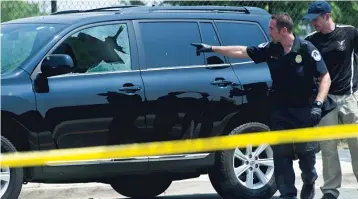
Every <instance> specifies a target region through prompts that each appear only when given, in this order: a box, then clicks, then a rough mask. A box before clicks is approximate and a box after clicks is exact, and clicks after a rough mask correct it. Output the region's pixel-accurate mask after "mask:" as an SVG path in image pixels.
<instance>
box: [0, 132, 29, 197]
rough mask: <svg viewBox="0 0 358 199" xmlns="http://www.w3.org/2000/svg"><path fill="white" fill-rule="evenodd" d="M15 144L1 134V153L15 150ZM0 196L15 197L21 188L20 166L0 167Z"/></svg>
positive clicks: (21, 170)
mask: <svg viewBox="0 0 358 199" xmlns="http://www.w3.org/2000/svg"><path fill="white" fill-rule="evenodd" d="M16 151H17V150H16V148H15V146H14V145H13V144H12V143H11V142H10V141H9V140H8V139H6V138H5V137H3V136H1V153H8V152H16ZM0 169H1V174H0V175H1V179H0V198H4V199H5V198H6V199H17V198H18V197H19V195H20V192H21V189H22V183H23V180H24V179H23V178H24V172H23V169H22V168H9V167H1V168H0Z"/></svg>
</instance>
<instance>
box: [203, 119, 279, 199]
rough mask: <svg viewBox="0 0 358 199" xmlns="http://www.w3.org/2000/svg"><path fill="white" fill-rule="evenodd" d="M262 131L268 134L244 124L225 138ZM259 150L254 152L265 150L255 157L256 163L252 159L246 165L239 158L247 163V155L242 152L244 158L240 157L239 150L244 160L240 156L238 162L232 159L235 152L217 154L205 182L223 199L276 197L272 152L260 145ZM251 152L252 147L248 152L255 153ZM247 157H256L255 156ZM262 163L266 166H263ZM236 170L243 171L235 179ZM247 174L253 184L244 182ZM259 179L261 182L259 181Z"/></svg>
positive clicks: (263, 128) (255, 125)
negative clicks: (207, 180)
mask: <svg viewBox="0 0 358 199" xmlns="http://www.w3.org/2000/svg"><path fill="white" fill-rule="evenodd" d="M264 131H269V128H268V126H266V125H264V124H261V123H247V124H243V125H241V126H239V127H237V128H235V129H233V130H232V131H231V132H230V133H229V135H235V134H243V133H250V132H264ZM265 146H266V148H265ZM259 147H261V148H260V150H258V151H257V152H259V151H261V149H265V150H263V151H262V153H261V154H260V155H259V156H256V157H258V159H257V160H256V159H255V157H252V159H250V162H249V161H245V162H244V160H243V159H244V158H242V157H246V158H247V159H248V158H249V157H250V153H246V152H245V153H246V154H244V153H243V152H242V151H241V150H242V149H241V150H240V151H241V152H242V154H244V156H240V157H241V158H242V160H241V159H239V158H235V156H234V154H235V153H236V151H237V150H238V149H233V150H225V151H219V152H217V153H216V156H215V166H214V167H213V168H212V169H210V171H209V179H210V181H211V183H212V186H213V187H214V189H215V190H216V192H217V193H218V194H219V195H220V196H221V197H223V198H225V199H237V198H243V199H249V198H250V199H266V198H271V197H272V196H273V195H274V194H275V193H276V191H277V186H276V183H275V177H274V167H273V153H272V149H271V147H270V146H269V145H261V146H259ZM259 147H257V148H256V149H258V148H259ZM254 148H255V147H253V148H252V150H251V151H252V152H255V151H256V149H255V150H254ZM247 149H249V147H247V148H246V150H247ZM240 151H238V152H240ZM237 154H239V153H237ZM251 154H254V155H256V154H255V153H251ZM247 159H245V160H247ZM239 160H241V161H239ZM255 160H256V161H255ZM264 160H265V161H266V162H264ZM263 163H265V164H263ZM266 164H267V165H266ZM236 166H238V167H237V169H236V170H237V171H239V169H240V168H246V170H245V169H242V170H241V171H245V172H242V174H240V173H241V172H240V173H238V177H237V176H236V174H235V169H234V168H236ZM251 169H252V170H251ZM259 170H260V171H261V173H259ZM250 172H251V173H253V175H250V176H251V178H252V179H253V180H248V179H251V178H248V176H249V175H248V173H250ZM263 176H264V177H265V178H262V177H263ZM259 177H261V178H259ZM245 182H246V183H245ZM248 182H252V183H248ZM255 186H256V187H255Z"/></svg>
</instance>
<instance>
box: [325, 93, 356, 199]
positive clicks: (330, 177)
mask: <svg viewBox="0 0 358 199" xmlns="http://www.w3.org/2000/svg"><path fill="white" fill-rule="evenodd" d="M329 96H330V97H331V98H332V99H333V100H334V101H335V102H336V104H337V107H336V108H335V109H334V110H333V111H331V112H330V113H328V114H327V115H326V116H324V117H323V118H322V120H321V121H320V123H319V124H318V126H329V125H337V124H352V123H358V91H356V92H354V93H353V94H350V95H342V96H337V95H329ZM347 141H348V147H349V150H350V154H351V158H352V167H353V172H354V175H355V177H356V179H357V181H358V138H352V139H348V140H347ZM337 145H338V140H328V141H321V142H320V148H321V151H322V162H323V180H324V184H323V186H322V187H321V191H322V193H323V194H325V193H331V194H333V195H334V196H335V197H338V196H339V191H338V188H340V187H341V183H342V170H341V164H340V161H339V155H338V149H337V147H338V146H337Z"/></svg>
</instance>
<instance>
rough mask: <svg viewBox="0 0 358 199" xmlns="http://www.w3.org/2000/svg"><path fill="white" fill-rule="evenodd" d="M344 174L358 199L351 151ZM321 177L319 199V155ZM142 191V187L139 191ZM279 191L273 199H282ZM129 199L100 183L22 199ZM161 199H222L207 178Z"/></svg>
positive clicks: (345, 197)
mask: <svg viewBox="0 0 358 199" xmlns="http://www.w3.org/2000/svg"><path fill="white" fill-rule="evenodd" d="M340 159H341V166H342V173H343V182H342V187H341V188H340V189H339V190H340V192H341V195H340V199H358V183H357V180H356V179H355V176H354V175H353V171H352V166H351V159H350V154H349V151H348V150H340ZM294 167H295V172H296V187H297V189H298V191H300V189H301V186H302V182H301V178H300V170H299V167H298V162H297V161H295V162H294ZM316 168H317V172H318V174H319V178H318V180H317V183H316V197H315V199H320V198H321V196H322V193H321V191H320V189H319V186H321V185H322V183H323V180H322V161H321V156H320V154H318V156H317V164H316ZM138 191H140V188H138ZM278 196H279V193H278V192H277V193H276V194H275V196H274V197H273V198H272V199H279V197H278ZM122 198H126V197H124V196H121V195H119V194H118V193H117V192H115V191H114V190H113V189H112V188H111V187H110V186H109V185H107V184H101V183H85V184H82V183H79V184H38V183H29V184H27V185H24V187H23V189H22V192H21V195H20V198H19V199H122ZM158 198H161V199H221V197H220V196H219V195H218V194H217V193H216V192H215V190H214V189H213V187H212V186H211V184H210V181H209V179H208V176H207V175H202V176H200V177H199V178H194V179H188V180H182V181H176V182H173V184H172V185H171V186H170V187H169V189H168V190H167V191H166V192H165V193H163V194H162V195H161V196H159V197H158Z"/></svg>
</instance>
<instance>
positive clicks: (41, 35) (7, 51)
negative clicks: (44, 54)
mask: <svg viewBox="0 0 358 199" xmlns="http://www.w3.org/2000/svg"><path fill="white" fill-rule="evenodd" d="M64 27H65V25H63V24H2V25H1V34H0V37H1V74H3V73H5V72H10V71H12V70H14V69H15V68H17V67H20V66H21V64H22V63H24V61H26V60H27V59H29V58H30V57H31V56H32V55H33V54H34V53H36V52H37V51H38V50H39V49H41V48H42V47H43V46H44V45H46V43H47V42H48V41H49V40H50V39H52V38H53V37H54V36H55V35H56V33H58V32H59V31H60V30H61V29H63V28H64Z"/></svg>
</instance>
